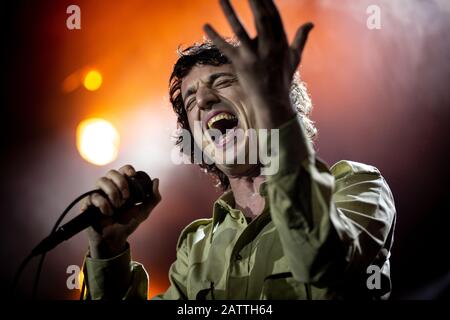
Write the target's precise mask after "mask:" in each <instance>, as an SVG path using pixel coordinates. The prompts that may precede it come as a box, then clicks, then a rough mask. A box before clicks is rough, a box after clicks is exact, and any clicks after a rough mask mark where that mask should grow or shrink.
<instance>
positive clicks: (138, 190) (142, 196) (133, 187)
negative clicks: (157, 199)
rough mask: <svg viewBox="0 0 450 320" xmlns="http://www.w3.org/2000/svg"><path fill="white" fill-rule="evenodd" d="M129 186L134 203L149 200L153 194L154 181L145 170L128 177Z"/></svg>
mask: <svg viewBox="0 0 450 320" xmlns="http://www.w3.org/2000/svg"><path fill="white" fill-rule="evenodd" d="M128 186H129V188H130V195H131V198H132V202H133V203H134V204H136V203H140V202H145V201H148V200H149V199H150V198H151V196H152V194H153V181H152V179H151V178H150V177H149V176H148V174H146V173H145V172H144V171H138V172H136V174H135V175H134V176H133V177H128Z"/></svg>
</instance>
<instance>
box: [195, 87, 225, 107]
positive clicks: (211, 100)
mask: <svg viewBox="0 0 450 320" xmlns="http://www.w3.org/2000/svg"><path fill="white" fill-rule="evenodd" d="M196 100H197V106H198V108H199V109H201V110H206V109H211V107H212V105H213V104H215V103H217V102H219V101H220V99H219V97H218V96H217V95H216V93H215V92H214V90H212V89H211V88H208V87H206V86H201V87H200V88H198V90H197V96H196Z"/></svg>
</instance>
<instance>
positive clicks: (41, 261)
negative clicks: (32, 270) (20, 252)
mask: <svg viewBox="0 0 450 320" xmlns="http://www.w3.org/2000/svg"><path fill="white" fill-rule="evenodd" d="M93 193H102V192H101V191H100V190H91V191H88V192H85V193H83V194H82V195H80V196H78V197H77V198H76V199H75V200H73V201H72V202H71V203H70V204H69V206H68V207H67V208H66V209H65V210H64V211H63V213H62V214H61V215H60V216H59V218H58V220H57V221H56V223H55V225H54V226H53V229H52V231H51V232H50V235H52V234H53V233H55V231H56V230H57V229H58V227H59V225H60V224H61V222H62V221H63V219H64V218H65V217H66V215H67V214H68V213H69V211H70V210H71V209H72V208H73V207H74V206H75V205H76V204H77V203H78V202H79V201H80V200H82V199H83V198H85V197H87V196H89V195H91V194H93ZM46 255H47V252H44V253H42V254H41V255H40V259H39V264H38V267H37V270H36V274H35V277H34V281H33V289H32V294H31V297H32V299H33V300H35V299H36V295H37V290H38V287H39V279H40V276H41V272H42V266H43V265H44V260H45V257H46ZM33 257H35V255H34V254H33V252H31V253H30V254H29V255H28V256H27V257H26V258H25V259H24V260H23V261H22V263H21V264H20V266H19V268H18V269H17V271H16V274H15V275H14V280H13V284H12V286H11V292H12V296H13V297H14V292H15V290H16V287H17V285H18V283H19V280H20V277H21V275H22V273H23V271H24V269H25V267H26V266H27V265H28V263H29V262H30V261H31V259H32V258H33ZM83 285H84V281H83Z"/></svg>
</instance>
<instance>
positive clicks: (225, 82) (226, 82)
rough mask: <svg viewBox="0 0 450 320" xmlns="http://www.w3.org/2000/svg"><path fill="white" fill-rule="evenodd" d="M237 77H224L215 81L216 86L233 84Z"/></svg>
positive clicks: (222, 86) (223, 86)
mask: <svg viewBox="0 0 450 320" xmlns="http://www.w3.org/2000/svg"><path fill="white" fill-rule="evenodd" d="M236 80H237V79H236V78H225V79H224V78H222V79H218V80H217V81H215V82H214V88H219V89H220V88H226V87H229V86H230V85H232V84H233V83H234V82H235V81H236Z"/></svg>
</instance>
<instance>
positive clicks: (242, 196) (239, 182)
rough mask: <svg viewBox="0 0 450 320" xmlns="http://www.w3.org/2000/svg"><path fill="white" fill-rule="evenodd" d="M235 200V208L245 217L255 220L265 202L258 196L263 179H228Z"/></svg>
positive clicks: (256, 177) (259, 176)
mask: <svg viewBox="0 0 450 320" xmlns="http://www.w3.org/2000/svg"><path fill="white" fill-rule="evenodd" d="M228 178H229V180H230V186H231V190H232V192H233V196H234V200H235V208H236V209H239V210H241V211H242V212H243V213H244V215H245V216H247V217H251V218H255V217H257V216H259V215H260V214H261V213H262V212H263V210H264V204H265V200H264V197H262V196H261V195H260V194H259V186H260V185H261V183H263V182H264V181H265V177H264V176H261V175H258V176H255V177H251V176H244V177H228Z"/></svg>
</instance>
